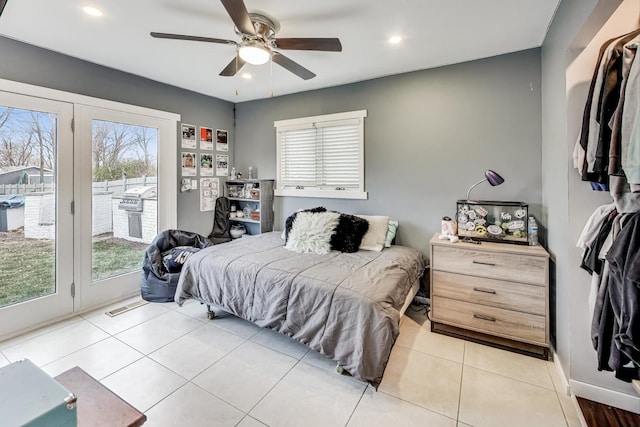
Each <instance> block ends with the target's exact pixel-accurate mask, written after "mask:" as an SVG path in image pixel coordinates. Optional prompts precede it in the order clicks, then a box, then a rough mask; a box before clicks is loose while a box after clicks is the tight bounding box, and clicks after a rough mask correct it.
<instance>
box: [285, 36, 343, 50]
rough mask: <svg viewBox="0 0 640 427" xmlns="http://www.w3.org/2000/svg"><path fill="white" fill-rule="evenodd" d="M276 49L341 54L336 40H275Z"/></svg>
mask: <svg viewBox="0 0 640 427" xmlns="http://www.w3.org/2000/svg"><path fill="white" fill-rule="evenodd" d="M276 47H277V48H278V49H289V50H323V51H327V52H342V44H341V43H340V39H337V38H325V39H314V38H283V39H280V38H278V39H276Z"/></svg>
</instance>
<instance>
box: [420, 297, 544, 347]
mask: <svg viewBox="0 0 640 427" xmlns="http://www.w3.org/2000/svg"><path fill="white" fill-rule="evenodd" d="M433 298H434V300H435V301H434V304H433V307H432V319H433V321H436V322H442V323H447V324H450V325H454V326H459V327H462V328H466V329H472V330H475V331H479V332H484V333H487V334H491V335H497V336H501V337H504V338H510V339H516V340H518V341H525V342H530V343H535V344H539V345H546V331H545V318H544V316H536V315H533V314H527V313H520V312H517V311H511V310H504V309H501V308H495V307H488V306H486V305H478V304H471V303H468V302H464V301H458V300H452V299H449V298H441V297H437V296H434V297H433Z"/></svg>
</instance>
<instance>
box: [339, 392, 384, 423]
mask: <svg viewBox="0 0 640 427" xmlns="http://www.w3.org/2000/svg"><path fill="white" fill-rule="evenodd" d="M369 386H370V384H368V383H367V386H366V387H365V388H364V390H362V393H361V394H360V398H358V401H357V402H356V404H355V405H354V407H353V410H352V411H351V414H349V418H347V422H346V423H345V424H344V427H347V426H348V425H349V422H351V418H353V414H355V413H356V409H358V405H360V402H362V398H363V397H364V394H365V393H366V392H367V390H368V389H369ZM377 392H378V391H377V390H376V393H377Z"/></svg>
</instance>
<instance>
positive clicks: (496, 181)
mask: <svg viewBox="0 0 640 427" xmlns="http://www.w3.org/2000/svg"><path fill="white" fill-rule="evenodd" d="M484 176H485V178H484V179H481V180H480V181H478V182H476V183H475V184H473V185H472V186H471V187H470V188H469V191H467V200H469V194H471V190H473V189H474V188H476V187H477V186H478V185H480V184H482V183H483V182H485V181H488V182H489V184H491V186H492V187H495V186H496V185H500V184H502V183H503V182H504V178H503V177H501V176H500V175H499V174H498V173H497V172H494V171H492V170H488V171H486V172H485V173H484Z"/></svg>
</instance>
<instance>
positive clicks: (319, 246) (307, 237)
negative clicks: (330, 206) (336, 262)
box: [285, 212, 340, 255]
mask: <svg viewBox="0 0 640 427" xmlns="http://www.w3.org/2000/svg"><path fill="white" fill-rule="evenodd" d="M339 218H340V214H339V213H338V212H298V214H297V215H296V217H295V219H294V220H293V224H292V226H291V231H290V232H289V235H288V239H287V243H286V244H285V247H286V248H287V249H290V250H292V251H295V252H299V253H308V252H312V253H316V254H321V255H323V254H328V253H329V252H331V236H332V235H333V234H334V233H335V229H336V227H337V226H338V221H339Z"/></svg>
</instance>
